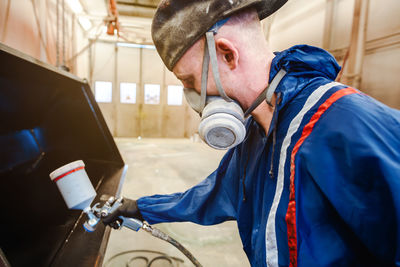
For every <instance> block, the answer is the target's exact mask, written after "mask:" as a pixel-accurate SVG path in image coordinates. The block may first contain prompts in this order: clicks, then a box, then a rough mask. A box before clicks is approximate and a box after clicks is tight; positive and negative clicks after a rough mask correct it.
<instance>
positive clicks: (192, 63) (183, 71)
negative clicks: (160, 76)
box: [172, 39, 218, 95]
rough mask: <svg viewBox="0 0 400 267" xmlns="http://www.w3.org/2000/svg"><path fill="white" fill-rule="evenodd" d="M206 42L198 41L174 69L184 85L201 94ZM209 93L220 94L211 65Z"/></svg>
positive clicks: (208, 84)
mask: <svg viewBox="0 0 400 267" xmlns="http://www.w3.org/2000/svg"><path fill="white" fill-rule="evenodd" d="M204 43H205V42H204V39H201V40H199V41H197V42H196V43H195V44H194V45H193V46H192V47H191V48H189V49H188V50H187V51H186V53H185V54H184V55H183V56H182V57H181V59H180V60H179V61H178V62H177V63H176V65H175V67H174V68H173V70H172V71H173V72H174V74H175V76H176V77H177V78H178V79H179V80H180V81H181V82H182V84H183V86H184V87H186V88H193V89H195V90H196V91H197V92H198V93H199V94H200V92H201V72H202V64H203V55H204ZM207 95H218V90H217V89H216V86H215V83H214V79H213V77H212V73H211V66H210V68H209V73H208V83H207Z"/></svg>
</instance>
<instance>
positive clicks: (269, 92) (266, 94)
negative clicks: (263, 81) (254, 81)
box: [244, 69, 286, 118]
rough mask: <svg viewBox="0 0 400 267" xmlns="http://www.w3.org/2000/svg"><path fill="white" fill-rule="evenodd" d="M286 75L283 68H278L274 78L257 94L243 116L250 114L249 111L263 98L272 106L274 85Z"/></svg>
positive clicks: (276, 85)
mask: <svg viewBox="0 0 400 267" xmlns="http://www.w3.org/2000/svg"><path fill="white" fill-rule="evenodd" d="M285 75H286V71H285V70H284V69H280V70H279V72H278V73H277V74H276V75H275V77H274V79H273V80H272V81H271V83H270V84H269V85H268V86H267V87H266V88H265V89H264V90H263V91H262V92H261V94H259V96H258V97H257V98H256V100H254V102H253V104H251V106H250V107H249V108H248V109H247V110H246V112H245V113H244V117H245V118H246V117H247V116H249V115H250V113H251V112H252V111H253V110H255V109H256V107H258V106H259V105H260V104H261V103H262V102H263V101H264V100H265V101H266V102H267V104H268V105H269V106H271V107H272V103H271V100H272V96H273V95H274V92H275V90H276V87H278V85H279V83H280V81H281V80H282V78H283V77H284V76H285Z"/></svg>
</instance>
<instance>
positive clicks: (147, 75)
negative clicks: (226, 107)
mask: <svg viewBox="0 0 400 267" xmlns="http://www.w3.org/2000/svg"><path fill="white" fill-rule="evenodd" d="M89 54H90V60H89V73H90V75H89V81H90V83H91V85H92V89H93V93H94V94H95V96H96V99H97V100H98V103H99V105H100V108H101V110H102V112H103V115H104V117H105V119H106V122H107V124H108V126H109V128H110V131H111V132H112V134H113V135H114V136H116V137H139V136H140V137H168V138H183V137H191V136H192V135H193V134H194V133H196V132H197V126H198V122H199V119H200V118H199V116H198V115H197V114H196V113H195V112H194V111H193V110H192V109H191V108H190V107H189V106H188V105H187V103H186V100H185V98H184V96H183V91H182V89H183V88H182V86H181V83H180V81H179V80H178V79H176V77H175V76H174V75H173V73H172V72H170V71H169V70H168V69H166V68H165V67H164V65H163V63H162V61H161V59H160V57H159V56H158V54H157V52H156V50H155V49H154V47H152V46H141V45H132V44H127V43H114V42H103V41H97V42H96V43H95V44H94V45H93V46H92V47H91V49H90V53H89ZM104 82H106V83H107V84H106V85H108V86H109V88H106V89H104V88H102V83H104ZM102 91H104V94H106V95H103V93H102ZM103 98H107V99H103Z"/></svg>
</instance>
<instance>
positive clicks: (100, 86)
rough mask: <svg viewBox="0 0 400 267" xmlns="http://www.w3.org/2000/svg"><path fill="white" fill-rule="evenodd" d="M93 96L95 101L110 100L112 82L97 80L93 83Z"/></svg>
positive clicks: (109, 101)
mask: <svg viewBox="0 0 400 267" xmlns="http://www.w3.org/2000/svg"><path fill="white" fill-rule="evenodd" d="M94 92H95V98H96V101H97V102H103V103H111V102H112V82H101V81H97V82H95V84H94Z"/></svg>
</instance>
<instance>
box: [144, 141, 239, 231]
mask: <svg viewBox="0 0 400 267" xmlns="http://www.w3.org/2000/svg"><path fill="white" fill-rule="evenodd" d="M234 154H236V153H234V149H231V150H229V151H228V152H227V153H226V154H225V156H224V157H223V159H222V160H221V163H220V165H219V167H218V169H217V170H215V171H214V172H213V173H212V174H210V175H209V176H208V177H207V178H206V179H205V180H203V181H202V182H200V183H199V184H197V185H196V186H194V187H192V188H191V189H189V190H187V191H186V192H183V193H174V194H170V195H153V196H146V197H142V198H139V199H138V200H137V203H138V207H139V210H140V212H141V213H142V215H143V218H144V219H145V220H146V221H148V222H149V223H151V224H155V223H161V222H183V221H190V222H194V223H197V224H202V225H211V224H217V223H220V222H223V221H226V220H234V219H236V208H235V205H234V202H235V197H234V195H235V194H234V191H235V186H236V185H235V184H236V182H235V172H234V171H233V170H232V168H236V167H235V164H231V162H232V161H234V160H235V159H234V158H235V156H234Z"/></svg>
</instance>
